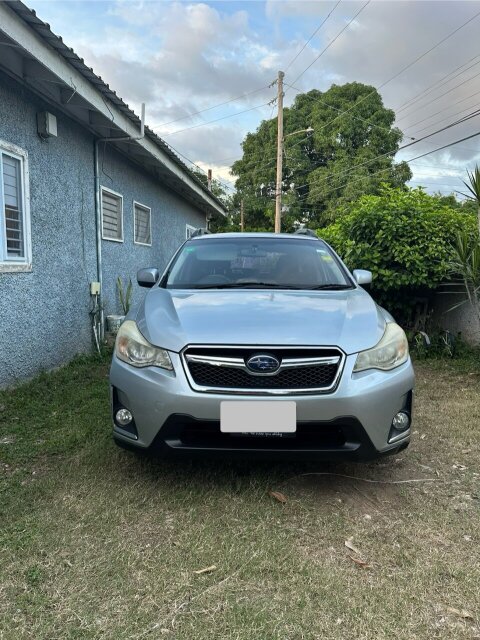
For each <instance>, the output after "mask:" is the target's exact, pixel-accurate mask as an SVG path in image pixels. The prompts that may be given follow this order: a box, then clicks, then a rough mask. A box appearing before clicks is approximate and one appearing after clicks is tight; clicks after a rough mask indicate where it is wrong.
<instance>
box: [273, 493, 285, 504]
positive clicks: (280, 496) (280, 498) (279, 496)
mask: <svg viewBox="0 0 480 640" xmlns="http://www.w3.org/2000/svg"><path fill="white" fill-rule="evenodd" d="M268 494H269V495H270V496H272V498H275V500H278V502H281V503H282V504H285V503H286V502H287V499H286V497H285V496H284V495H283V493H280V491H269V492H268Z"/></svg>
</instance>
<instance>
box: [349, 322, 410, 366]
mask: <svg viewBox="0 0 480 640" xmlns="http://www.w3.org/2000/svg"><path fill="white" fill-rule="evenodd" d="M407 360H408V341H407V336H406V335H405V332H404V331H403V329H402V328H401V327H399V326H398V324H395V322H389V323H388V324H387V327H386V329H385V333H384V334H383V336H382V339H381V340H380V342H379V343H378V344H377V345H375V346H374V347H373V348H372V349H368V350H367V351H361V352H360V353H359V354H358V356H357V361H356V362H355V366H354V367H353V371H354V372H357V371H365V369H382V370H383V371H389V370H390V369H394V368H395V367H398V366H400V365H401V364H403V363H404V362H406V361H407Z"/></svg>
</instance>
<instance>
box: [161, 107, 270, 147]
mask: <svg viewBox="0 0 480 640" xmlns="http://www.w3.org/2000/svg"><path fill="white" fill-rule="evenodd" d="M270 103H271V101H269V102H265V103H264V104H257V105H256V106H255V107H250V109H244V110H243V111H237V113H231V114H230V115H228V116H222V117H221V118H216V119H215V120H208V121H207V122H201V123H200V124H194V125H192V126H191V127H185V128H184V129H177V130H176V131H172V132H171V133H164V134H162V136H163V137H164V138H168V136H173V135H175V134H176V133H182V132H183V131H190V130H191V129H198V127H205V126H208V125H210V124H213V123H214V122H220V120H227V119H228V118H234V117H235V116H240V115H242V114H243V113H248V112H249V111H255V110H256V109H260V108H261V107H267V106H268V105H269V104H270Z"/></svg>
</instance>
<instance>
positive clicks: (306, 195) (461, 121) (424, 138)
mask: <svg viewBox="0 0 480 640" xmlns="http://www.w3.org/2000/svg"><path fill="white" fill-rule="evenodd" d="M479 115H480V109H479V110H477V111H475V112H473V113H472V114H470V115H469V116H465V118H462V119H461V120H458V121H456V122H452V123H451V124H449V125H447V126H446V127H442V128H441V129H438V130H437V131H433V132H432V133H429V134H428V135H426V136H423V137H422V138H418V139H417V140H414V141H413V142H409V143H408V144H405V145H403V146H401V147H399V148H398V149H392V150H391V151H386V152H385V153H382V154H380V155H378V156H376V157H374V158H371V159H370V160H366V161H364V162H361V163H359V164H356V165H354V166H353V167H350V168H349V169H345V170H344V171H341V172H339V173H337V174H335V173H332V174H329V175H327V176H324V177H323V179H322V180H321V183H320V184H319V185H317V186H316V189H315V188H314V189H313V190H312V191H309V193H308V194H305V196H302V198H301V199H303V198H308V197H309V196H310V195H312V193H315V192H316V191H317V190H318V189H319V187H321V186H322V185H323V184H324V183H325V182H326V181H327V180H328V179H329V178H338V177H340V176H342V175H347V174H349V173H351V172H352V171H356V170H357V169H358V168H359V167H362V166H365V165H368V164H371V163H372V162H375V160H379V159H381V158H384V157H386V156H388V155H391V154H392V153H393V154H397V153H398V152H399V151H402V150H403V149H407V148H408V147H411V146H413V145H415V144H418V143H419V142H423V141H424V140H427V139H428V138H431V137H432V136H434V135H437V134H438V133H442V132H443V131H446V130H447V129H450V128H452V127H455V126H457V125H458V124H461V123H463V122H467V121H468V120H470V119H472V118H474V117H477V116H479ZM473 137H475V136H473ZM466 139H470V138H466ZM458 142H463V140H459V141H458ZM447 146H448V145H447ZM423 155H428V154H423ZM423 155H421V156H417V157H418V158H421V157H423ZM414 159H417V158H414ZM403 162H409V161H408V160H404V161H403ZM391 169H392V167H388V170H391ZM370 175H373V174H370ZM363 177H368V175H365V176H363ZM347 184H348V183H347ZM309 186H310V184H309V183H306V184H303V185H300V186H299V187H296V189H302V188H303V187H309Z"/></svg>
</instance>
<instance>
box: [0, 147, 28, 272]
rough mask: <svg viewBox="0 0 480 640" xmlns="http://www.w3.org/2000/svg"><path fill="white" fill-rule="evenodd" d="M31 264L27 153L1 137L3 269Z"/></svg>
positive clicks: (20, 268) (22, 268) (0, 259)
mask: <svg viewBox="0 0 480 640" xmlns="http://www.w3.org/2000/svg"><path fill="white" fill-rule="evenodd" d="M30 263H31V238H30V211H29V192H28V161H27V153H26V151H23V149H20V148H18V147H16V146H14V145H10V144H8V143H6V142H2V141H1V140H0V271H25V267H26V266H28V268H30Z"/></svg>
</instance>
